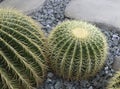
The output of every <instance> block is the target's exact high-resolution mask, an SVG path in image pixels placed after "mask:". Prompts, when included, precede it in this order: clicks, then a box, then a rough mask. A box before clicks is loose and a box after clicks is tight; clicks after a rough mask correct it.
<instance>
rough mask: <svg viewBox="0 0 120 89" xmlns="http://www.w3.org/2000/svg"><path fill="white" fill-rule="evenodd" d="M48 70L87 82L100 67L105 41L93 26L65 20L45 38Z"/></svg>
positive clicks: (105, 54) (104, 54) (69, 78)
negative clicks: (49, 55) (47, 49)
mask: <svg viewBox="0 0 120 89" xmlns="http://www.w3.org/2000/svg"><path fill="white" fill-rule="evenodd" d="M49 44H50V45H49V46H50V51H51V60H50V64H51V68H52V69H53V71H54V72H56V74H58V75H59V76H62V77H63V78H65V79H68V80H79V79H87V78H89V77H90V76H94V75H95V74H96V73H97V72H98V71H99V70H100V69H101V68H102V66H103V65H104V62H105V60H106V56H107V49H108V48H107V47H108V46H107V40H106V37H105V36H104V34H103V33H102V32H101V31H100V30H99V29H98V28H97V27H95V26H93V25H91V24H89V23H86V22H82V21H65V22H63V23H62V24H61V25H59V26H57V27H56V28H55V29H54V30H53V32H52V33H51V34H50V36H49Z"/></svg>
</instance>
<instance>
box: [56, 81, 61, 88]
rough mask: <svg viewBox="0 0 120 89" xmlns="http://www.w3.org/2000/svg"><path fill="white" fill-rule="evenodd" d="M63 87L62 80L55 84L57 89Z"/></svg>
mask: <svg viewBox="0 0 120 89" xmlns="http://www.w3.org/2000/svg"><path fill="white" fill-rule="evenodd" d="M61 87H62V85H61V82H60V81H57V82H56V84H55V89H60V88H61Z"/></svg>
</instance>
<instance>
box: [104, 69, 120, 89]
mask: <svg viewBox="0 0 120 89" xmlns="http://www.w3.org/2000/svg"><path fill="white" fill-rule="evenodd" d="M106 89H120V71H118V72H117V73H116V74H115V75H114V76H113V78H112V79H110V81H109V83H108V86H107V88H106Z"/></svg>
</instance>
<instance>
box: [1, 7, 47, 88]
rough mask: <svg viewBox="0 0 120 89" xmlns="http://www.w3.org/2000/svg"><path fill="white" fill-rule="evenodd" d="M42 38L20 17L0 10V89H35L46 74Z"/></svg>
mask: <svg viewBox="0 0 120 89" xmlns="http://www.w3.org/2000/svg"><path fill="white" fill-rule="evenodd" d="M44 45H45V37H44V35H43V33H42V31H41V29H40V28H39V27H38V25H37V24H35V22H34V21H33V20H32V19H31V18H29V17H27V16H24V15H23V14H21V13H19V12H17V11H15V10H8V9H0V89H35V88H36V87H38V86H39V84H41V83H42V81H43V78H44V76H45V73H46V66H45V63H46V62H45V58H46V57H45V55H44V50H45V48H44Z"/></svg>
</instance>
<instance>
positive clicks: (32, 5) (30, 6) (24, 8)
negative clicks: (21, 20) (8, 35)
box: [0, 0, 45, 14]
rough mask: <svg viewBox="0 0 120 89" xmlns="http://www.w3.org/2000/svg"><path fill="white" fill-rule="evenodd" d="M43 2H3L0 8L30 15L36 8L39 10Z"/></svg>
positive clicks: (38, 0) (30, 0) (40, 0)
mask: <svg viewBox="0 0 120 89" xmlns="http://www.w3.org/2000/svg"><path fill="white" fill-rule="evenodd" d="M44 1H45V0H4V1H3V2H1V3H0V8H14V9H17V10H20V11H21V12H24V13H27V14H29V13H31V12H32V11H33V10H35V9H37V8H39V9H40V8H41V7H42V5H43V3H44Z"/></svg>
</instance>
